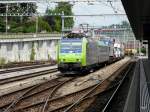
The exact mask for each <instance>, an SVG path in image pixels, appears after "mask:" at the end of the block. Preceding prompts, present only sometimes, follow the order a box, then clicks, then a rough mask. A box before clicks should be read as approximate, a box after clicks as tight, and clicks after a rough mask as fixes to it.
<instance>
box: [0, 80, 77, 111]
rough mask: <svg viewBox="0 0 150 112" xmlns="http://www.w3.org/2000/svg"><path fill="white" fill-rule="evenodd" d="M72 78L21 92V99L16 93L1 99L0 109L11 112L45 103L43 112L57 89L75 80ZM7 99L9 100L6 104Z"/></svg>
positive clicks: (53, 81)
mask: <svg viewBox="0 0 150 112" xmlns="http://www.w3.org/2000/svg"><path fill="white" fill-rule="evenodd" d="M73 79H74V78H72V77H59V78H56V79H53V80H51V81H48V82H45V83H43V84H39V85H35V86H33V87H30V88H28V89H24V90H21V91H20V93H18V94H20V95H19V97H18V95H17V94H16V93H14V94H13V93H12V94H13V95H9V96H8V95H7V96H4V97H5V98H1V99H0V108H1V110H3V111H4V112H10V111H12V110H13V108H14V107H16V106H17V107H18V105H22V101H23V104H24V105H28V104H33V103H34V102H39V101H44V102H45V103H44V105H43V112H44V111H45V109H46V107H47V102H48V100H49V99H50V98H52V97H53V95H54V94H55V92H56V91H57V89H59V88H60V87H61V86H63V85H64V84H65V83H67V82H69V81H71V80H73ZM6 99H9V100H7V102H6Z"/></svg>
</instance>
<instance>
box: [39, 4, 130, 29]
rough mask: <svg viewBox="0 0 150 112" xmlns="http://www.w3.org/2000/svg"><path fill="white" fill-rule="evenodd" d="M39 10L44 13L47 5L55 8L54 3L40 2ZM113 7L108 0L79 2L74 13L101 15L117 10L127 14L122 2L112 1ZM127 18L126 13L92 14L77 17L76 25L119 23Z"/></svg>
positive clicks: (75, 19) (74, 8) (98, 25)
mask: <svg viewBox="0 0 150 112" xmlns="http://www.w3.org/2000/svg"><path fill="white" fill-rule="evenodd" d="M37 5H38V12H40V13H44V12H45V10H46V8H47V6H48V7H50V8H52V9H53V8H54V6H55V5H54V3H47V2H44V1H43V2H39V3H38V4H37ZM112 5H113V8H112V7H111V5H110V3H107V2H94V3H93V5H89V4H88V3H83V2H78V3H75V4H74V6H73V9H72V11H73V13H74V14H75V15H94V14H95V15H99V14H115V11H117V13H118V14H125V11H124V8H123V6H122V3H121V2H114V3H112ZM123 20H127V21H128V19H127V17H126V15H124V16H123V15H122V16H108V15H107V16H96V17H95V16H90V17H87V16H86V17H83V16H82V17H81V16H80V17H75V18H74V21H75V27H77V26H78V25H79V24H82V23H88V24H90V26H97V27H100V26H107V25H111V24H118V23H121V21H123Z"/></svg>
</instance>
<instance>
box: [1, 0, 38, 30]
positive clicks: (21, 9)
mask: <svg viewBox="0 0 150 112" xmlns="http://www.w3.org/2000/svg"><path fill="white" fill-rule="evenodd" d="M0 7H1V8H0V13H1V14H2V13H3V14H5V13H6V4H2V3H0ZM36 9H37V6H36V4H34V3H30V4H29V3H28V4H27V3H20V4H17V3H12V4H8V12H7V13H8V14H12V13H13V14H14V13H15V14H18V13H19V14H24V13H25V14H33V13H35V12H36ZM29 19H30V17H29V16H28V17H19V16H13V17H11V16H8V25H9V26H10V30H9V32H11V31H13V32H17V31H18V32H21V31H22V27H23V26H22V27H20V25H21V24H22V25H23V23H26V22H27V21H29ZM5 27H6V25H5V17H0V32H5V29H6V28H5Z"/></svg>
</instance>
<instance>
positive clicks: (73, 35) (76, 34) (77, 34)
mask: <svg viewBox="0 0 150 112" xmlns="http://www.w3.org/2000/svg"><path fill="white" fill-rule="evenodd" d="M84 37H87V36H86V35H85V34H83V33H69V34H67V35H66V36H64V37H63V38H84Z"/></svg>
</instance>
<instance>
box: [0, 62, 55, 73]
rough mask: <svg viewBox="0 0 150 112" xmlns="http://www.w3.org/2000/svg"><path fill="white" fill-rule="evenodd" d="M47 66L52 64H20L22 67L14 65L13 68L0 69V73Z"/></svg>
mask: <svg viewBox="0 0 150 112" xmlns="http://www.w3.org/2000/svg"><path fill="white" fill-rule="evenodd" d="M48 66H52V64H39V65H30V66H22V67H14V68H5V69H0V74H4V73H10V72H16V71H23V70H30V69H35V68H40V67H48Z"/></svg>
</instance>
